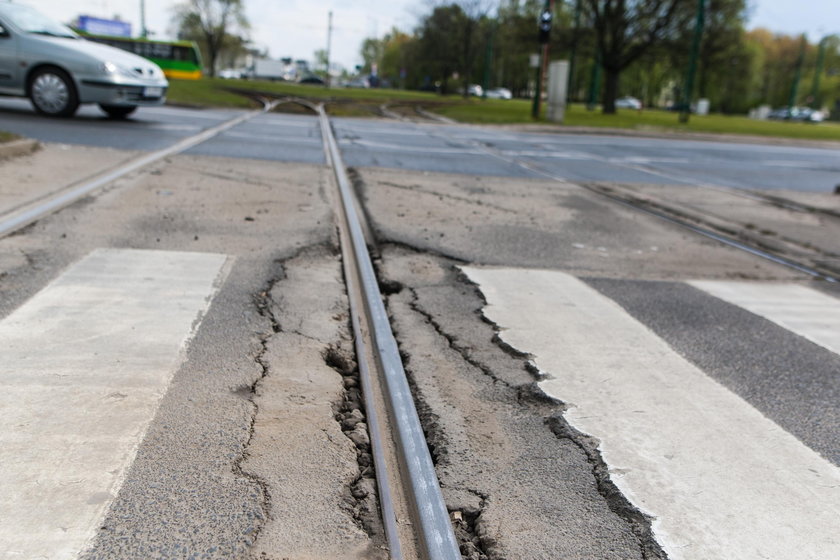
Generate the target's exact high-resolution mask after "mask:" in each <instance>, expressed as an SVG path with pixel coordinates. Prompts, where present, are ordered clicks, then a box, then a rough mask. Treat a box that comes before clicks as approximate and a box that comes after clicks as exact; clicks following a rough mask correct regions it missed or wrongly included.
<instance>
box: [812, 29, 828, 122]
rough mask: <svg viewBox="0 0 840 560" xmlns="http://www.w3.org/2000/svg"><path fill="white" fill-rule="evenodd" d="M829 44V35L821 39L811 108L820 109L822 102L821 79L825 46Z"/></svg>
mask: <svg viewBox="0 0 840 560" xmlns="http://www.w3.org/2000/svg"><path fill="white" fill-rule="evenodd" d="M827 44H828V37H823V38H822V41H820V50H819V52H818V53H817V67H816V69H815V70H814V83H813V84H812V85H811V108H812V109H819V108H820V105H822V103H821V101H822V100H821V99H820V80H821V79H822V72H823V64H825V48H826V45H827Z"/></svg>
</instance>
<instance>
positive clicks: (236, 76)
mask: <svg viewBox="0 0 840 560" xmlns="http://www.w3.org/2000/svg"><path fill="white" fill-rule="evenodd" d="M219 77H220V78H222V79H223V80H241V79H242V78H244V77H245V71H244V70H237V69H236V68H225V69H224V70H220V71H219Z"/></svg>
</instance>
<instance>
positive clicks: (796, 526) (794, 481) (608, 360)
mask: <svg viewBox="0 0 840 560" xmlns="http://www.w3.org/2000/svg"><path fill="white" fill-rule="evenodd" d="M464 271H465V273H466V274H467V275H468V276H469V278H470V279H471V280H473V281H474V282H476V283H477V284H479V286H480V288H481V291H482V292H483V293H484V296H485V297H486V298H487V302H488V305H487V307H486V308H485V314H486V316H487V317H488V318H489V319H491V320H492V321H494V322H495V323H496V324H497V325H498V326H499V328H500V331H501V332H500V336H501V337H502V338H503V339H504V341H505V342H506V343H508V344H510V345H511V346H513V347H515V348H517V349H518V350H520V351H523V352H528V353H530V354H532V355H533V356H534V361H535V363H536V365H537V366H538V367H539V369H540V370H541V371H543V372H546V373H547V374H548V375H549V376H551V377H550V378H549V379H548V380H546V381H543V382H541V383H540V386H541V387H542V389H543V390H544V391H545V392H546V393H547V394H549V395H551V396H553V397H555V398H558V399H560V400H562V401H564V402H566V403H567V404H568V406H569V409H568V411H567V412H566V413H565V418H566V419H567V420H568V421H569V423H570V424H571V425H572V426H574V427H575V428H576V429H578V430H580V431H581V432H583V433H586V434H590V435H592V436H594V437H596V438H598V439H599V441H600V442H601V443H600V449H601V453H602V456H603V458H604V460H605V461H606V462H607V464H608V465H609V467H610V476H611V478H612V480H613V481H614V482H615V483H616V485H617V486H618V487H619V489H620V490H621V491H622V492H623V494H624V495H625V496H626V497H627V498H628V499H629V500H630V501H631V502H632V503H633V504H634V505H636V506H637V507H638V508H639V509H641V510H642V511H644V512H646V513H648V514H649V515H652V516H653V517H654V518H655V519H654V521H653V529H654V534H655V536H656V538H657V540H658V542H659V543H660V544H661V545H662V547H663V549H664V550H665V551H666V552H667V554H668V557H669V558H671V559H672V560H681V559H690V560H707V559H709V558H714V559H716V560H727V559H732V560H735V559H738V560H743V559H745V558H749V559H753V558H756V559H757V558H796V559H797V560H805V559H814V560H822V559H825V558H840V532H838V531H837V527H838V525H837V523H838V521H837V520H838V518H840V469H838V468H837V467H835V466H834V465H832V464H831V463H829V462H828V461H826V460H825V459H823V458H822V457H820V456H819V455H818V454H817V453H815V452H814V451H813V450H811V449H810V448H808V447H807V446H805V445H803V444H802V443H801V442H799V441H798V440H797V439H796V438H794V437H793V436H792V435H790V434H788V433H787V432H786V431H784V430H783V429H781V428H780V427H779V426H777V425H776V424H775V423H773V422H772V421H770V420H769V419H767V418H765V417H764V416H762V415H761V413H760V412H758V411H757V410H755V409H754V408H753V407H752V406H750V405H749V403H747V402H745V401H744V400H743V399H741V398H740V397H738V396H737V395H735V394H734V393H732V392H731V391H729V390H728V389H726V388H724V387H723V386H722V385H720V384H718V383H717V382H715V381H714V380H713V379H711V378H710V377H708V376H707V375H705V374H704V373H703V372H702V371H700V370H699V369H697V368H696V367H694V366H693V365H692V364H690V363H689V362H687V361H686V360H685V359H683V358H682V357H681V356H679V355H678V354H677V353H676V352H674V351H673V350H672V349H671V348H670V347H669V346H668V345H667V344H666V343H665V342H664V341H662V340H661V339H660V338H659V337H657V336H656V335H655V334H654V333H652V332H651V331H650V330H648V329H647V328H646V327H645V326H644V325H642V324H641V323H639V322H638V321H637V320H636V319H634V318H633V317H631V316H630V315H629V314H628V313H627V312H626V311H624V310H623V309H622V308H621V307H620V306H618V305H617V304H616V303H615V302H613V301H612V300H610V299H609V298H607V297H605V296H603V295H601V294H600V293H599V292H597V291H595V290H594V289H592V288H590V287H589V286H587V285H586V284H585V283H583V282H581V281H580V280H577V279H576V278H574V277H572V276H569V275H567V274H564V273H561V272H555V271H537V270H509V269H504V270H491V269H477V268H464Z"/></svg>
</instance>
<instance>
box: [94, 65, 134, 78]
mask: <svg viewBox="0 0 840 560" xmlns="http://www.w3.org/2000/svg"><path fill="white" fill-rule="evenodd" d="M99 69H100V70H101V71H102V73H103V74H111V75H118V76H124V77H126V78H136V77H137V74H136V73H135V72H133V71H131V70H128V69H126V68H123V67H122V66H119V65H117V64H114V63H113V62H103V63H102V64H101V65H100V66H99Z"/></svg>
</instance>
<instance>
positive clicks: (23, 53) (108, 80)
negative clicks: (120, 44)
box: [0, 0, 169, 118]
mask: <svg viewBox="0 0 840 560" xmlns="http://www.w3.org/2000/svg"><path fill="white" fill-rule="evenodd" d="M168 87H169V83H168V82H167V81H166V78H165V77H164V75H163V71H162V70H161V69H160V68H159V67H158V66H157V65H156V64H155V63H154V62H151V61H150V60H147V59H145V58H142V57H140V56H137V55H135V54H132V53H128V52H126V51H123V50H120V49H116V48H113V47H109V46H107V45H102V44H99V43H94V42H92V41H87V40H85V39H82V38H81V37H79V36H78V35H77V34H76V33H74V32H73V31H72V30H71V29H69V28H67V27H65V26H64V25H61V24H60V23H58V22H55V21H53V20H52V19H50V18H49V17H47V16H45V15H43V14H42V13H40V12H39V11H37V10H35V9H34V8H31V7H29V6H27V5H25V4H18V3H11V2H9V1H7V0H0V95H11V96H17V97H28V98H29V99H30V101H31V102H32V105H33V107H34V108H35V110H36V111H37V112H39V113H41V114H43V115H49V116H54V117H69V116H71V115H73V114H74V113H75V112H76V109H78V107H79V104H80V103H98V104H99V107H100V108H101V109H102V110H103V111H105V112H106V113H107V114H108V115H110V116H111V117H115V118H122V117H125V116H127V115H129V114H131V113H132V112H133V111H134V110H135V109H136V108H137V107H138V106H144V105H161V104H163V103H164V101H165V100H166V90H167V89H168Z"/></svg>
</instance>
